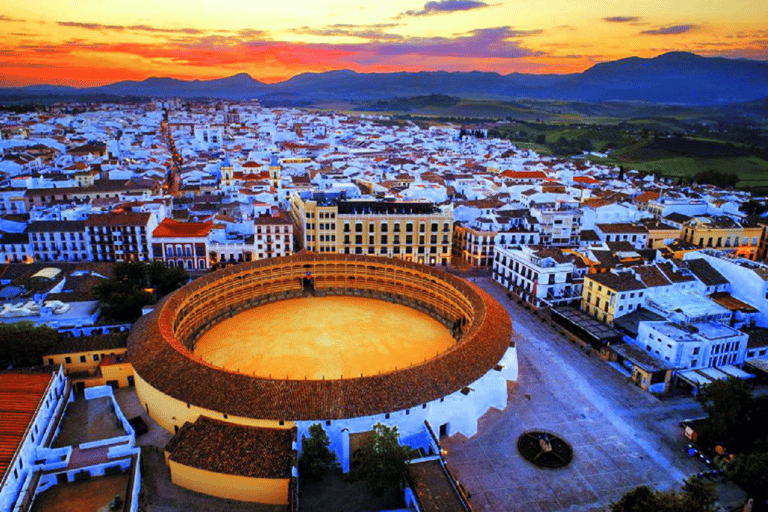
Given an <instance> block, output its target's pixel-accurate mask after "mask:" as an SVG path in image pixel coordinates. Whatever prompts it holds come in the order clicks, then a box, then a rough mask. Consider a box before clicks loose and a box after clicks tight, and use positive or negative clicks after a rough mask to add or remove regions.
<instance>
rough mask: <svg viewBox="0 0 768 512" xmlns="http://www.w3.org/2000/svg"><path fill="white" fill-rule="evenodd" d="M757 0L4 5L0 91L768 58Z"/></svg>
mask: <svg viewBox="0 0 768 512" xmlns="http://www.w3.org/2000/svg"><path fill="white" fill-rule="evenodd" d="M764 2H765V0H739V2H738V3H734V2H725V1H722V0H665V1H664V2H662V1H661V0H644V1H642V2H640V1H636V0H623V1H619V0H601V1H600V2H574V1H573V0H546V1H545V0H488V1H485V0H428V1H424V0H388V1H386V2H371V1H364V2H361V1H357V2H355V1H350V0H313V1H310V0H281V1H280V2H262V1H257V2H254V1H252V0H219V1H218V2H210V1H202V0H186V1H180V0H162V1H158V0H152V1H150V0H131V1H125V0H112V1H111V2H109V3H105V2H103V1H102V0H78V1H77V2H72V1H71V0H46V1H45V2H39V3H38V2H30V1H29V0H4V1H3V2H2V4H0V70H1V71H2V73H0V86H19V85H28V84H34V83H50V84H64V85H75V86H91V85H101V84H105V83H111V82H115V81H119V80H125V79H134V80H141V79H144V78H147V77H149V76H173V77H177V78H185V79H193V78H200V79H207V78H218V77H223V76H229V75H233V74H235V73H240V72H246V73H249V74H250V75H251V76H253V77H254V78H256V79H258V80H262V81H265V82H276V81H281V80H285V79H287V78H289V77H291V76H293V75H296V74H298V73H303V72H319V71H327V70H332V69H353V70H355V71H359V72H388V71H421V70H446V71H472V70H480V71H496V72H499V73H502V74H507V73H511V72H524V73H569V72H577V71H582V70H584V69H586V68H588V67H590V66H591V65H593V64H594V63H596V62H601V61H606V60H614V59H619V58H624V57H629V56H633V55H637V56H641V57H653V56H655V55H658V54H660V53H663V52H667V51H691V52H694V53H698V54H701V55H718V56H725V57H746V58H752V59H761V60H768V9H766V8H765V3H764ZM107 6H108V7H107ZM587 7H588V8H587Z"/></svg>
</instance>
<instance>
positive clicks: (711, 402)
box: [697, 379, 754, 453]
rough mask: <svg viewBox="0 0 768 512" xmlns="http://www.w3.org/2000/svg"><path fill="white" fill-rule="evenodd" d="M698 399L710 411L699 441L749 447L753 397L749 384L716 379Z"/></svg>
mask: <svg viewBox="0 0 768 512" xmlns="http://www.w3.org/2000/svg"><path fill="white" fill-rule="evenodd" d="M697 400H698V401H699V403H700V404H701V407H702V408H703V409H704V411H705V412H706V413H707V415H708V421H707V422H706V423H705V424H704V425H702V427H701V429H700V430H701V431H700V432H699V443H700V444H702V445H703V446H708V445H712V444H714V443H723V444H724V445H725V446H726V447H727V448H728V450H730V451H731V452H733V453H739V452H743V451H745V450H747V449H749V448H750V446H751V444H752V443H753V441H754V438H753V437H752V435H750V429H751V427H750V418H751V416H752V409H753V405H754V400H753V398H752V391H751V389H750V387H749V384H747V383H746V382H745V381H743V380H739V379H728V380H716V381H714V382H712V383H711V384H709V385H707V386H706V387H704V388H703V389H702V390H701V392H700V393H699V395H698V397H697Z"/></svg>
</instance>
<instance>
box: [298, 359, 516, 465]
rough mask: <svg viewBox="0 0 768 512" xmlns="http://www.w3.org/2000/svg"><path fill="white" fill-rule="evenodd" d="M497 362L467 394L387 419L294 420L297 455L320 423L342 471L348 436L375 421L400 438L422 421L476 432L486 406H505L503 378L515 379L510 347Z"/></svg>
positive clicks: (380, 416)
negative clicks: (296, 433)
mask: <svg viewBox="0 0 768 512" xmlns="http://www.w3.org/2000/svg"><path fill="white" fill-rule="evenodd" d="M499 364H500V365H502V366H503V368H502V369H501V371H497V370H494V369H491V370H489V371H488V372H487V373H486V374H485V375H483V376H482V377H480V378H479V379H478V380H476V381H475V382H473V383H472V384H470V385H469V386H468V387H469V388H470V389H471V390H472V391H470V393H469V394H468V395H465V394H464V393H462V392H461V391H457V392H455V393H452V394H450V395H447V396H446V397H444V398H443V399H438V400H433V401H431V402H427V404H426V408H425V407H423V406H422V405H417V406H415V407H412V408H410V409H404V410H399V411H393V412H391V413H389V418H387V415H386V413H385V414H376V415H373V416H362V417H359V418H349V419H340V420H331V424H330V425H328V424H327V423H326V419H323V418H320V419H317V420H313V421H297V422H296V426H297V427H298V441H299V442H298V443H297V444H298V448H299V455H301V438H302V437H303V436H307V437H309V427H310V426H311V425H313V424H315V423H320V424H321V425H322V427H323V428H324V429H325V432H326V433H327V434H328V437H329V439H330V441H331V445H330V448H331V450H333V451H334V452H335V453H336V456H337V457H338V458H339V462H340V463H341V466H342V469H343V471H344V472H347V471H349V467H350V464H351V454H350V453H349V435H350V434H359V433H363V432H368V431H370V430H372V428H373V426H374V425H375V424H377V423H382V424H384V425H387V426H388V427H397V430H398V433H399V434H400V438H401V439H403V438H406V437H409V436H415V435H417V434H420V433H422V432H424V429H425V426H424V421H425V420H426V421H428V422H429V424H430V425H431V426H432V428H433V430H434V431H435V434H436V435H439V431H440V426H441V425H443V424H448V432H447V434H448V435H453V434H457V433H461V434H463V435H465V436H466V437H472V436H474V435H475V434H476V433H477V422H478V420H479V419H480V418H481V417H482V416H483V415H484V414H485V413H486V412H488V410H489V409H491V408H495V409H499V410H503V409H504V408H505V407H506V406H507V381H515V380H517V370H518V366H517V351H516V349H515V348H514V347H510V348H509V349H507V351H506V353H505V354H504V356H503V357H502V359H501V361H499Z"/></svg>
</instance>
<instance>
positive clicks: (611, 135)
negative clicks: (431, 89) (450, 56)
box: [349, 95, 768, 189]
mask: <svg viewBox="0 0 768 512" xmlns="http://www.w3.org/2000/svg"><path fill="white" fill-rule="evenodd" d="M742 107H743V108H742V109H741V110H740V111H738V112H736V111H735V110H734V108H733V107H732V106H731V107H694V106H683V105H654V104H648V103H639V102H634V103H633V102H602V103H587V102H578V101H542V100H526V99H519V100H514V101H510V100H508V99H503V100H502V99H497V100H494V99H471V98H458V97H452V96H445V95H430V96H416V97H412V98H393V99H391V100H383V101H377V102H363V103H358V104H356V105H355V106H354V107H352V108H351V109H350V112H349V113H350V114H352V115H355V114H360V113H362V112H369V113H371V114H374V115H375V114H378V115H388V116H391V118H392V121H391V122H398V121H399V122H415V123H417V124H419V125H421V126H429V125H432V124H437V123H446V122H450V123H455V124H457V125H462V126H464V127H470V128H473V127H477V126H484V127H485V128H488V130H489V132H488V133H489V136H490V137H501V138H505V139H509V140H510V141H511V142H512V143H513V144H515V145H516V146H517V147H521V148H529V149H531V150H533V151H536V152H538V153H540V154H551V155H557V156H563V157H569V156H577V157H578V156H579V155H581V154H582V153H583V152H599V153H606V152H609V153H610V156H609V157H608V158H596V157H591V156H590V157H589V159H590V160H592V161H594V162H597V163H604V164H608V165H617V166H624V167H625V168H627V169H634V170H638V171H642V172H647V173H653V174H659V175H661V176H665V177H671V178H683V179H686V180H690V179H692V178H694V177H696V176H697V175H699V174H701V173H706V176H707V177H703V176H699V177H696V179H697V180H700V179H705V180H707V179H713V178H711V176H712V174H713V171H714V172H715V173H722V174H724V175H729V174H730V175H735V176H736V177H737V178H738V182H737V184H736V186H737V187H739V188H760V189H768V133H766V131H767V130H766V127H768V123H766V120H765V116H764V110H759V109H755V108H752V107H750V106H749V105H744V106H742ZM734 179H735V178H731V177H729V178H728V183H733V180H734Z"/></svg>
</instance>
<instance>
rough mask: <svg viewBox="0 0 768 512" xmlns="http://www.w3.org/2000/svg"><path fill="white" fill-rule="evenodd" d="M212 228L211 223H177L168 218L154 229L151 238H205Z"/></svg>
mask: <svg viewBox="0 0 768 512" xmlns="http://www.w3.org/2000/svg"><path fill="white" fill-rule="evenodd" d="M212 228H213V222H212V221H208V222H178V221H175V220H173V219H170V218H165V219H163V222H161V223H160V225H159V226H157V227H156V228H155V231H153V232H152V236H153V237H155V238H184V237H195V238H200V237H206V236H208V233H210V232H211V229H212Z"/></svg>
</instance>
